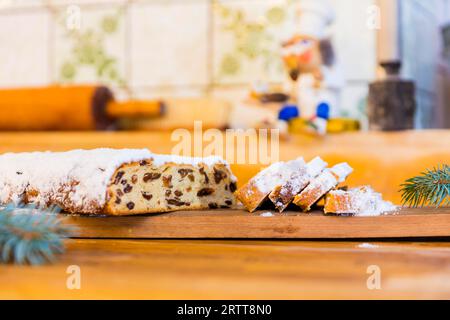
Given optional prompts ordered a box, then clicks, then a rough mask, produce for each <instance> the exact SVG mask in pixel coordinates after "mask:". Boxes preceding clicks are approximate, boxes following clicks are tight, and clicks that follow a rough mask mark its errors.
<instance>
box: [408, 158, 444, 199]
mask: <svg viewBox="0 0 450 320" xmlns="http://www.w3.org/2000/svg"><path fill="white" fill-rule="evenodd" d="M401 187H402V188H401V190H400V192H401V193H402V201H403V204H409V205H410V206H411V207H419V206H421V207H423V206H425V205H430V206H435V207H440V206H445V207H448V206H450V166H449V165H448V164H443V165H439V166H437V167H435V168H433V169H427V170H426V171H425V172H422V173H421V174H420V175H418V176H416V177H412V178H410V179H408V180H406V181H405V183H403V184H402V185H401Z"/></svg>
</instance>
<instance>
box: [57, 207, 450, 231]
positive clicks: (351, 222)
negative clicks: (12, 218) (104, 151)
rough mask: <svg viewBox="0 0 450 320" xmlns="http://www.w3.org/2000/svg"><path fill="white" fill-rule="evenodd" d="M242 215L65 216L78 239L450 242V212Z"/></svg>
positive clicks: (226, 212)
mask: <svg viewBox="0 0 450 320" xmlns="http://www.w3.org/2000/svg"><path fill="white" fill-rule="evenodd" d="M265 212H267V211H258V212H256V213H248V212H246V211H243V210H209V211H178V212H171V213H166V214H158V215H146V216H123V217H106V216H103V217H99V216H69V215H68V216H66V217H65V223H66V224H68V225H71V226H75V228H76V229H77V230H76V231H75V232H74V237H75V238H173V239H175V238H191V239H195V238H199V239H203V238H215V239H224V238H241V239H245V238H248V239H263V238H264V239H311V238H316V239H322V238H323V239H343V238H353V239H354V238H409V237H450V208H443V209H442V208H441V209H435V208H421V209H410V208H403V209H401V210H400V212H399V213H397V214H395V215H385V216H377V217H342V216H325V215H323V214H322V213H320V212H313V213H310V214H303V213H299V212H293V211H291V212H286V213H282V214H280V213H275V212H272V214H273V216H264V215H261V214H263V213H265Z"/></svg>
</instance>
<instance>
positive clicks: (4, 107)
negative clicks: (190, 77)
mask: <svg viewBox="0 0 450 320" xmlns="http://www.w3.org/2000/svg"><path fill="white" fill-rule="evenodd" d="M163 112H164V104H163V103H162V102H161V101H136V100H135V101H133V100H132V101H126V102H117V101H115V100H114V96H113V94H112V92H111V91H110V90H109V89H108V88H106V87H102V86H51V87H43V88H20V89H7V90H0V130H113V129H117V120H119V119H122V118H128V119H129V118H155V117H159V116H161V115H162V114H163Z"/></svg>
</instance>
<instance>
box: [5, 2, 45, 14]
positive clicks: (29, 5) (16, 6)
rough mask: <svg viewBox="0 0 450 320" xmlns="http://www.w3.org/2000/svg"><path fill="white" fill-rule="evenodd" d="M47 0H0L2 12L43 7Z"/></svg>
mask: <svg viewBox="0 0 450 320" xmlns="http://www.w3.org/2000/svg"><path fill="white" fill-rule="evenodd" d="M44 4H45V0H0V12H2V11H7V10H11V9H24V8H37V7H42V6H43V5H44Z"/></svg>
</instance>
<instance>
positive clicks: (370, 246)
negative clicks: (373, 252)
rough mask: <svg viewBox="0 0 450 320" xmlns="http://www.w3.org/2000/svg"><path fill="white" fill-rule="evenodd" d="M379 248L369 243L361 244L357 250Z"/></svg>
mask: <svg viewBox="0 0 450 320" xmlns="http://www.w3.org/2000/svg"><path fill="white" fill-rule="evenodd" d="M379 247H380V246H378V245H376V244H371V243H367V242H364V243H361V244H359V245H358V248H362V249H376V248H379Z"/></svg>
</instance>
